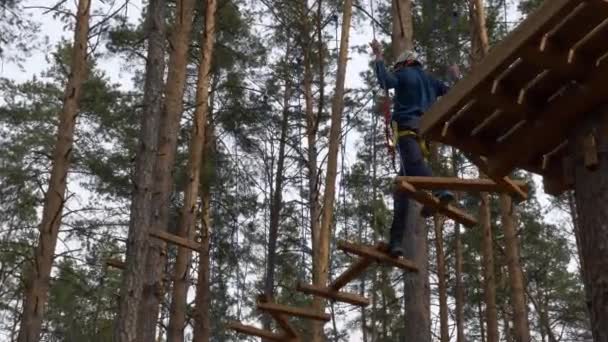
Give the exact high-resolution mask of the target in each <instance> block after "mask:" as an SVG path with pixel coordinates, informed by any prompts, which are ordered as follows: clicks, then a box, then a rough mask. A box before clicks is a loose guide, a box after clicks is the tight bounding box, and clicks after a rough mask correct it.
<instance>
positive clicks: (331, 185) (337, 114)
mask: <svg viewBox="0 0 608 342" xmlns="http://www.w3.org/2000/svg"><path fill="white" fill-rule="evenodd" d="M352 6H353V1H352V0H345V1H344V5H343V14H342V33H341V36H340V52H339V54H338V73H337V76H336V88H335V91H334V97H333V99H332V105H331V128H330V132H329V151H328V155H327V177H326V179H325V192H324V194H323V212H322V216H321V226H320V231H319V241H318V245H317V246H316V247H317V249H316V250H314V256H313V258H314V260H313V263H314V264H315V265H316V267H315V269H314V272H315V275H316V279H315V280H316V282H315V283H314V284H315V285H317V286H327V281H328V276H329V240H330V239H331V226H332V224H333V216H334V201H335V195H336V177H337V172H338V150H339V148H340V136H341V134H342V132H341V131H342V112H343V110H344V83H345V79H346V66H347V63H348V50H349V38H350V23H351V18H352V13H353V12H352ZM313 304H314V305H315V310H317V311H319V312H320V311H323V308H324V307H325V301H323V300H321V301H317V302H315V303H313ZM316 325H317V327H316V328H315V331H314V335H313V342H320V341H323V339H324V337H323V329H322V328H321V329H319V326H321V325H320V324H316Z"/></svg>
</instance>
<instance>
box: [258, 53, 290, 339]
mask: <svg viewBox="0 0 608 342" xmlns="http://www.w3.org/2000/svg"><path fill="white" fill-rule="evenodd" d="M287 50H288V52H287V54H286V56H285V57H286V59H288V58H289V57H290V51H289V50H290V49H289V48H288V49H287ZM291 88H292V85H291V82H290V81H289V80H286V81H285V94H284V97H283V113H282V114H283V117H282V118H281V137H280V140H279V156H278V160H277V171H276V178H275V186H274V193H273V194H272V203H271V205H270V227H269V229H268V257H267V258H266V261H267V263H266V279H265V282H264V295H265V296H266V298H272V297H274V275H275V271H276V259H277V255H276V254H277V238H278V234H279V224H280V218H281V208H282V205H283V181H284V179H285V177H284V173H285V146H286V144H287V130H288V127H289V125H288V124H289V100H290V99H291V92H292V90H291ZM264 328H265V329H266V330H270V320H268V319H266V320H265V321H264Z"/></svg>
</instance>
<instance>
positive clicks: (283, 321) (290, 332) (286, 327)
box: [258, 294, 298, 338]
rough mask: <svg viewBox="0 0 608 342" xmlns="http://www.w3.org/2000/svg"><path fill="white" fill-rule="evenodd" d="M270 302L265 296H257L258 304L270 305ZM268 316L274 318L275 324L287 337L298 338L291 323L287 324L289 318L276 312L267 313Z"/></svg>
mask: <svg viewBox="0 0 608 342" xmlns="http://www.w3.org/2000/svg"><path fill="white" fill-rule="evenodd" d="M270 301H271V298H269V297H267V296H266V295H263V294H262V295H259V296H258V303H270ZM269 315H270V316H272V318H274V320H275V321H276V322H277V324H278V325H279V326H280V327H281V329H282V330H283V331H284V332H285V334H286V335H287V336H289V337H291V338H296V337H298V333H297V331H296V330H295V329H294V327H293V326H292V325H291V323H289V318H288V317H287V316H285V315H283V314H280V313H278V312H269Z"/></svg>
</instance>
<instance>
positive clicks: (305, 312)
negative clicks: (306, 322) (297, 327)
mask: <svg viewBox="0 0 608 342" xmlns="http://www.w3.org/2000/svg"><path fill="white" fill-rule="evenodd" d="M258 309H259V310H262V311H266V312H268V313H270V314H282V315H288V316H295V317H300V318H305V319H311V320H315V321H322V322H329V321H330V320H331V317H330V316H329V315H328V314H326V313H318V312H316V311H315V310H314V309H312V308H299V307H293V306H287V305H281V304H276V303H272V302H258Z"/></svg>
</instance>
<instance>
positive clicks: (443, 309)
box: [434, 215, 450, 342]
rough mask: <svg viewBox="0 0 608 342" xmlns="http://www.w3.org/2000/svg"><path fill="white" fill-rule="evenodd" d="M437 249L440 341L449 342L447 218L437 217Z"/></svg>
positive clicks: (435, 220) (435, 221)
mask: <svg viewBox="0 0 608 342" xmlns="http://www.w3.org/2000/svg"><path fill="white" fill-rule="evenodd" d="M434 223H435V224H434V226H435V248H436V253H437V278H438V282H439V286H438V287H439V288H438V290H439V326H440V332H441V333H440V341H441V342H449V340H450V330H449V329H450V327H449V325H448V293H447V286H446V269H445V254H444V251H443V225H444V223H445V218H444V217H443V216H440V215H435V219H434Z"/></svg>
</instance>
